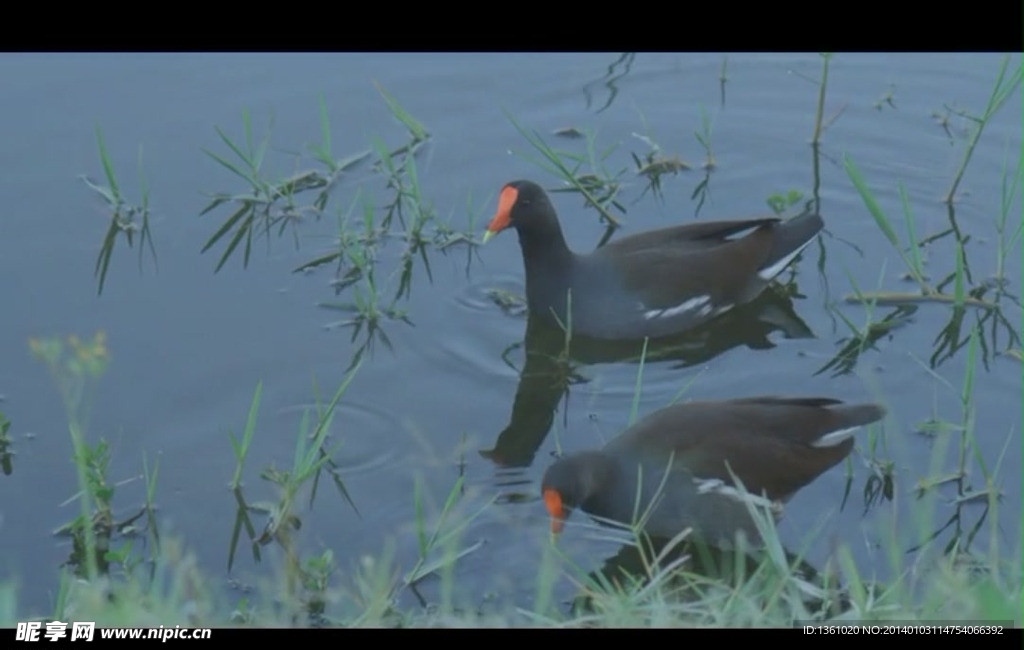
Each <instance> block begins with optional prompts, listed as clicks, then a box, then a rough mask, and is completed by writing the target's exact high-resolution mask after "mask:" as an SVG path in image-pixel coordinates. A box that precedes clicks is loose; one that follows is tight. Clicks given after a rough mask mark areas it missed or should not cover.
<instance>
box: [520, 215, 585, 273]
mask: <svg viewBox="0 0 1024 650" xmlns="http://www.w3.org/2000/svg"><path fill="white" fill-rule="evenodd" d="M519 246H520V248H522V250H523V259H524V260H525V261H527V262H528V264H527V265H526V266H527V268H530V266H532V265H540V266H543V267H546V270H547V271H548V272H550V271H553V270H556V269H558V268H559V267H568V266H569V265H570V264H571V262H572V258H573V255H572V251H570V250H569V246H568V245H567V244H566V243H565V236H564V235H563V234H562V227H561V226H560V225H559V223H558V220H556V219H551V220H548V221H542V222H540V223H536V224H532V226H531V228H530V229H529V230H526V229H524V230H520V231H519Z"/></svg>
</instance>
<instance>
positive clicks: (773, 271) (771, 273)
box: [757, 237, 814, 280]
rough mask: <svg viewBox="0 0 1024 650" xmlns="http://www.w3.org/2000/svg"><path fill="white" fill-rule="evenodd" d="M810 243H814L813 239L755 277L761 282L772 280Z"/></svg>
mask: <svg viewBox="0 0 1024 650" xmlns="http://www.w3.org/2000/svg"><path fill="white" fill-rule="evenodd" d="M812 241H814V237H811V238H810V239H808V240H807V241H805V242H804V244H803V246H801V247H800V248H797V249H796V250H795V251H793V252H792V253H790V254H789V255H787V256H785V257H783V258H782V259H781V260H779V261H778V262H776V263H775V264H772V265H771V266H769V267H767V268H763V269H761V270H760V271H758V272H757V275H758V276H759V277H760V278H761V279H762V280H771V279H772V278H774V277H775V276H776V275H778V274H779V273H782V269H784V268H786V267H787V266H788V265H789V263H790V262H792V261H793V258H794V257H796V256H797V255H799V254H800V251H802V250H803V249H805V248H807V245H808V244H810V243H811V242H812Z"/></svg>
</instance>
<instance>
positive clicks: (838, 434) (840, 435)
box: [811, 426, 860, 447]
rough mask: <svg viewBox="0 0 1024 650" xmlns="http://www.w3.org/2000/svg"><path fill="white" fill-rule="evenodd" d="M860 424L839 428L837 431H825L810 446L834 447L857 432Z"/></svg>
mask: <svg viewBox="0 0 1024 650" xmlns="http://www.w3.org/2000/svg"><path fill="white" fill-rule="evenodd" d="M858 429H860V426H856V427H850V428H849V429H840V430H839V431H833V432H831V433H826V434H825V435H823V436H822V437H820V438H818V439H817V440H815V441H814V442H812V443H811V446H812V447H834V446H836V445H838V444H839V443H841V442H843V441H844V440H847V439H849V438H852V437H853V434H855V433H857V430H858Z"/></svg>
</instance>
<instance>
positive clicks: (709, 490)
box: [693, 478, 782, 513]
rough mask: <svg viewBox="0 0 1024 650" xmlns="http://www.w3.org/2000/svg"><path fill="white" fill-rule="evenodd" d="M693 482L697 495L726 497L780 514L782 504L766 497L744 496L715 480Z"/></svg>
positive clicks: (731, 487)
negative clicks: (695, 485)
mask: <svg viewBox="0 0 1024 650" xmlns="http://www.w3.org/2000/svg"><path fill="white" fill-rule="evenodd" d="M693 482H694V483H696V484H697V493H698V494H717V495H719V496H723V497H727V498H729V499H732V500H734V501H738V502H740V503H743V502H749V503H753V504H754V505H757V506H761V507H763V508H768V509H769V510H771V511H772V512H774V513H781V512H782V504H781V503H779V502H778V501H772V500H771V499H769V498H767V497H762V496H758V495H756V494H750V493H749V492H747V493H746V494H744V493H742V492H740V491H739V490H737V489H736V488H734V487H733V486H731V485H726V484H725V482H724V481H722V480H721V479H717V478H710V479H701V478H695V479H693Z"/></svg>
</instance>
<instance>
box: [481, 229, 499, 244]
mask: <svg viewBox="0 0 1024 650" xmlns="http://www.w3.org/2000/svg"><path fill="white" fill-rule="evenodd" d="M496 234H498V233H496V232H494V231H493V230H485V231H484V238H483V241H481V242H480V243H481V244H486V243H487V242H489V241H491V238H493V237H494V236H495V235H496Z"/></svg>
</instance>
